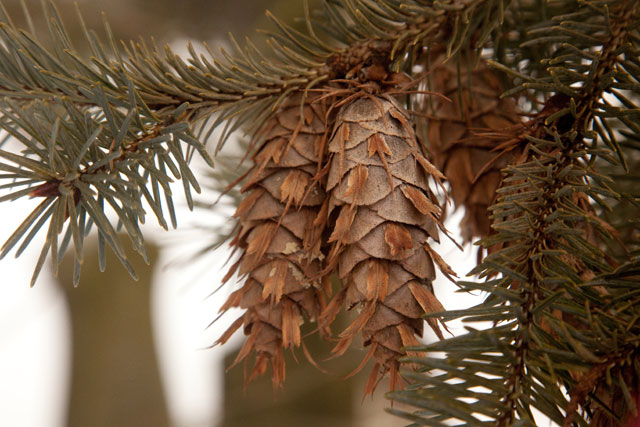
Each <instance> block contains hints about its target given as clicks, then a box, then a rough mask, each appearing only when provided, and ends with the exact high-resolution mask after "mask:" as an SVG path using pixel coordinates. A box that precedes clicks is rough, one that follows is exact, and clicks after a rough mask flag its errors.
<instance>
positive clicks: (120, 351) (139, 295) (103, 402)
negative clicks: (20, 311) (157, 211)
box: [59, 245, 169, 427]
mask: <svg viewBox="0 0 640 427" xmlns="http://www.w3.org/2000/svg"><path fill="white" fill-rule="evenodd" d="M85 249H86V252H85V263H84V267H83V271H82V278H81V280H80V285H79V286H78V288H76V289H74V288H73V286H72V285H71V283H72V274H73V263H72V260H71V258H70V257H67V259H65V262H64V263H63V265H62V268H61V271H60V275H59V278H60V279H59V283H60V285H61V287H62V288H63V289H64V292H65V294H66V298H67V301H68V305H69V308H70V313H71V323H72V337H73V356H72V358H73V366H72V374H71V375H72V379H71V396H70V398H69V409H68V421H67V426H68V427H88V426H90V427H115V426H117V427H128V426H130V427H140V426H151V427H163V426H168V425H169V422H168V416H167V410H166V404H165V397H164V394H163V391H162V387H161V382H160V375H159V369H158V363H157V360H156V355H155V347H154V343H153V337H152V333H151V317H150V299H149V295H150V285H151V279H152V267H150V266H147V265H146V264H145V263H144V261H143V260H142V259H141V258H140V256H139V255H137V254H133V253H132V254H130V258H129V261H130V262H131V263H132V265H133V266H134V268H135V270H136V273H137V274H138V278H139V280H138V282H134V281H133V280H132V279H131V278H130V277H129V274H128V273H127V272H126V270H124V268H123V267H122V266H121V265H120V262H119V261H118V260H117V259H116V258H115V256H113V254H111V253H110V252H109V253H108V256H107V264H108V271H109V272H108V273H100V272H99V270H98V263H97V261H96V259H97V247H96V246H90V247H87V248H85ZM147 250H148V253H149V257H150V259H151V262H152V265H153V261H154V260H155V259H157V254H158V250H157V248H156V247H154V246H153V245H147Z"/></svg>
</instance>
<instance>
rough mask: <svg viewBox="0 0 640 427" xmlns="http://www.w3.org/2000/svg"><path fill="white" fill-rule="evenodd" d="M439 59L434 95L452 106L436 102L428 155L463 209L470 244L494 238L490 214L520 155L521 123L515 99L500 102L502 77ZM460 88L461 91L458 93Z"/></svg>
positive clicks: (430, 111) (431, 107)
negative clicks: (504, 174)
mask: <svg viewBox="0 0 640 427" xmlns="http://www.w3.org/2000/svg"><path fill="white" fill-rule="evenodd" d="M444 59H445V56H444V54H440V55H436V57H435V59H434V60H433V62H432V64H430V73H429V76H430V77H429V79H430V80H429V90H432V91H434V92H436V93H439V94H442V95H445V96H446V97H447V98H449V99H450V101H447V100H445V99H443V98H440V97H432V99H431V102H430V104H429V103H427V105H426V106H425V107H424V109H425V111H424V112H425V113H427V117H428V119H427V138H428V142H429V151H430V152H431V156H432V159H433V161H434V163H435V165H436V166H437V167H438V169H439V170H441V171H442V172H443V173H444V175H445V176H446V177H447V180H448V181H449V184H450V185H451V195H452V197H453V201H454V203H455V205H456V207H458V206H464V208H465V216H464V218H463V220H462V222H461V224H460V225H461V227H460V228H461V232H462V237H463V238H464V240H465V242H470V241H472V240H473V239H475V238H482V237H486V236H488V235H489V234H490V232H491V220H490V219H489V212H488V208H489V206H491V205H492V204H493V203H494V202H495V199H496V190H497V189H498V188H499V187H500V184H501V182H502V174H501V172H500V170H501V169H503V168H505V167H506V166H508V165H509V164H511V163H513V161H514V160H515V159H516V158H517V156H518V155H519V154H520V153H521V149H519V148H518V147H519V146H518V145H517V141H518V140H519V138H518V137H517V136H513V135H516V134H517V132H516V130H517V131H520V130H521V128H520V126H521V124H522V121H521V120H520V116H519V114H518V109H517V108H516V104H515V102H514V100H513V99H511V98H504V99H500V95H501V94H502V92H503V91H504V88H503V86H502V83H501V81H500V78H499V77H498V75H497V74H496V73H495V72H494V71H493V70H491V69H490V68H489V67H488V65H487V64H486V62H485V61H483V60H480V61H479V63H478V65H477V67H475V68H474V69H473V70H469V68H467V67H465V66H466V65H467V64H468V65H469V66H473V62H474V61H473V60H472V59H470V60H469V61H468V62H464V61H463V62H462V63H461V64H460V76H458V67H457V64H456V62H455V61H454V60H450V61H448V62H444ZM459 85H461V87H459Z"/></svg>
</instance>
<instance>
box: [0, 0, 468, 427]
mask: <svg viewBox="0 0 640 427" xmlns="http://www.w3.org/2000/svg"><path fill="white" fill-rule="evenodd" d="M19 3H20V2H19V1H18V0H3V4H4V5H5V7H6V9H7V10H8V11H9V13H10V14H11V16H12V17H13V18H14V20H15V22H16V23H18V24H19V25H20V23H22V22H24V16H23V13H22V9H21V7H20V4H19ZM26 3H27V5H28V6H29V8H30V11H31V13H32V18H33V20H34V24H35V26H36V28H43V27H42V26H43V25H44V22H43V19H42V18H43V15H42V12H41V9H40V5H39V4H40V2H38V1H35V0H27V1H26ZM78 3H79V6H80V9H81V11H82V14H83V17H84V19H85V22H86V23H87V25H88V26H89V27H91V28H94V29H96V30H98V33H99V34H104V33H103V31H102V28H103V27H102V15H101V11H104V12H105V13H106V17H107V19H108V21H109V24H110V25H111V27H112V30H113V32H114V34H115V35H116V37H117V38H119V39H123V40H129V39H134V40H135V39H139V38H140V37H142V38H143V39H145V40H150V39H151V38H152V37H153V38H154V40H155V41H156V42H157V43H158V45H159V46H162V45H164V44H170V45H171V46H172V48H173V49H174V50H175V51H176V52H179V53H186V46H187V41H189V40H190V41H192V42H193V43H194V45H196V47H197V45H198V44H199V43H200V42H203V41H206V42H207V44H208V45H209V46H211V47H216V46H225V45H226V43H227V33H228V32H229V31H232V32H233V33H234V35H235V36H236V37H237V38H238V39H241V38H243V37H244V36H245V35H250V36H251V37H252V38H254V39H255V38H257V37H260V36H259V35H257V34H256V33H255V32H254V30H253V29H255V28H268V27H269V23H268V22H267V19H266V18H265V14H264V11H265V9H267V8H268V9H269V10H271V11H272V12H273V13H274V14H275V15H276V16H278V17H281V18H283V19H284V20H288V19H289V18H292V17H294V16H300V15H301V12H302V9H301V7H302V4H301V2H300V1H298V0H182V1H175V0H110V1H108V2H105V1H97V0H80V1H78ZM56 4H57V6H58V8H59V10H60V12H61V15H62V16H63V18H64V20H65V23H66V25H67V30H68V31H69V33H70V34H72V35H73V36H75V37H77V38H80V37H81V32H80V29H79V28H78V26H77V24H78V19H77V17H76V11H75V7H74V4H73V2H72V1H63V0H57V1H56ZM79 46H80V48H81V46H82V43H79ZM236 145H237V144H236ZM227 146H228V147H229V149H231V150H233V148H234V147H233V146H234V141H230V142H229V143H228V144H227ZM195 168H196V170H197V169H198V166H197V165H196V166H195ZM201 170H203V169H201ZM200 176H202V175H200ZM203 181H206V179H203ZM180 188H181V184H180V183H178V187H176V191H175V192H174V194H176V195H178V197H176V199H178V200H179V195H180V194H181V190H180ZM215 197H216V194H214V193H213V192H212V191H209V192H208V193H206V194H203V196H202V198H201V200H203V201H205V202H207V201H211V200H213V199H214V198H215ZM37 202H38V201H29V200H20V201H17V202H13V203H11V204H6V203H4V204H0V218H1V219H2V221H0V241H4V240H5V239H6V238H7V237H9V236H10V235H11V233H12V232H13V230H15V228H16V227H17V226H18V225H19V224H20V223H21V222H22V220H23V219H24V217H25V216H26V215H27V214H28V212H30V210H31V209H33V208H34V207H35V204H36V203H37ZM232 212H233V208H232V207H231V206H225V205H221V206H220V207H219V209H218V210H216V211H215V212H206V211H202V210H200V211H196V212H189V211H188V210H187V209H186V207H185V204H184V203H181V204H180V206H178V221H179V227H178V230H175V231H170V232H164V231H163V230H162V229H161V228H160V227H159V226H158V225H157V224H156V223H155V221H154V220H153V219H152V218H151V217H149V221H148V224H147V225H145V227H144V228H143V231H144V232H145V236H146V239H147V242H148V244H147V248H148V251H149V254H150V258H151V260H152V264H151V266H147V265H145V264H144V262H142V260H141V259H140V258H139V257H138V256H137V255H132V256H131V258H130V260H131V261H132V263H133V264H134V267H135V268H136V271H137V273H138V277H139V280H138V281H137V282H133V281H132V280H131V279H130V278H129V276H128V274H127V273H126V271H125V270H124V269H123V268H122V267H121V266H120V265H119V262H118V261H117V260H115V259H109V260H108V262H107V272H106V273H100V272H99V271H98V267H97V264H98V263H97V249H96V248H95V247H93V248H92V247H91V245H89V244H88V243H87V244H86V246H87V247H86V251H87V254H86V256H85V262H84V267H83V272H82V278H81V281H80V285H79V286H78V287H77V288H75V289H74V288H73V287H72V285H71V275H72V273H71V271H72V265H71V264H72V263H71V262H70V260H69V259H67V260H65V262H64V263H63V265H62V266H61V269H60V271H59V273H58V275H57V277H54V272H53V271H51V270H52V269H51V268H48V269H46V271H45V272H43V274H41V276H40V279H39V281H38V282H37V283H36V286H35V287H34V288H29V287H28V283H29V277H30V276H31V271H32V269H33V266H34V265H35V259H36V258H37V255H38V253H39V250H40V245H39V244H38V242H42V238H43V236H39V237H40V240H36V241H34V242H33V243H32V244H31V245H30V248H29V249H28V250H27V251H26V252H25V254H24V255H22V256H21V257H20V258H18V259H13V258H10V257H11V256H12V254H10V255H9V257H7V259H4V260H3V261H1V262H0V277H2V279H1V285H0V378H1V380H0V426H12V427H61V426H70V427H115V426H117V427H128V426H131V427H133V426H137V427H145V426H153V427H164V426H175V427H222V426H225V427H232V426H243V427H244V426H258V425H260V426H284V427H286V426H300V425H305V426H307V427H315V426H318V427H320V426H327V425H331V426H332V427H348V426H355V427H358V426H362V427H364V426H367V427H377V426H379V427H393V426H400V425H404V424H405V423H404V422H402V420H400V419H397V418H394V417H392V416H390V415H388V414H387V413H385V412H384V408H385V407H387V406H388V402H387V401H386V400H385V399H384V398H383V392H384V390H385V389H386V383H382V384H380V386H379V387H378V392H377V393H376V395H375V396H374V397H373V398H372V399H366V400H364V401H363V400H362V388H363V385H364V381H365V380H366V376H367V373H368V371H367V368H365V369H364V370H363V372H362V373H360V374H359V375H355V376H353V377H351V378H350V379H348V380H344V379H343V378H344V377H345V376H346V375H347V374H348V373H350V372H351V371H352V370H353V369H354V368H355V367H356V366H357V365H358V363H359V361H360V360H361V358H362V357H363V354H364V350H362V349H360V350H357V349H356V350H352V351H350V352H348V353H347V354H346V355H345V356H344V357H342V358H340V359H338V360H333V361H324V360H323V359H324V358H325V357H324V356H322V355H323V354H324V355H327V354H328V348H327V347H326V345H324V344H323V343H320V342H311V343H310V344H309V346H310V347H311V351H312V352H313V353H314V354H318V355H320V356H319V357H317V358H316V360H317V361H319V362H320V364H321V365H322V367H323V368H324V369H326V370H328V371H329V372H330V374H329V375H327V374H323V373H321V372H320V371H319V370H318V369H316V368H314V367H312V366H311V365H310V364H309V363H308V362H307V361H306V360H305V359H304V356H303V355H302V354H300V355H299V356H300V357H299V358H298V359H299V360H298V361H295V360H293V358H290V359H289V360H288V361H287V380H286V382H285V390H284V391H283V392H273V391H272V389H271V382H270V379H269V378H268V375H267V377H266V378H261V379H259V380H257V381H255V382H254V383H252V384H250V385H249V386H247V387H246V388H245V387H243V379H242V378H243V369H242V367H241V366H238V367H236V368H234V369H232V370H230V371H229V372H227V373H225V367H226V366H229V365H230V363H231V361H232V360H233V358H234V357H235V353H236V352H237V350H238V347H239V345H240V344H241V343H242V339H243V337H242V334H241V333H239V334H236V336H234V338H233V339H232V340H231V342H229V343H228V344H227V345H225V346H224V348H220V347H215V348H213V349H210V348H208V347H210V346H211V344H212V343H213V342H214V341H215V340H216V338H217V337H218V336H219V335H220V334H221V333H222V332H223V331H224V330H225V329H226V326H228V325H229V324H230V323H231V322H232V321H233V320H235V318H236V317H237V316H238V315H239V313H238V312H232V313H229V314H228V315H226V316H224V317H223V318H221V319H220V320H219V321H218V322H216V323H215V324H213V325H211V326H210V324H211V322H212V321H213V320H214V319H215V318H216V317H217V311H218V307H219V306H220V305H221V304H222V302H223V301H224V300H225V299H226V297H227V295H228V294H229V293H230V292H231V291H232V290H233V284H229V285H228V286H227V287H226V288H223V289H222V290H221V291H220V292H217V293H215V294H213V291H214V290H215V289H217V288H218V286H219V284H220V278H221V277H222V276H223V275H224V273H225V269H226V268H225V266H224V263H225V260H226V258H227V256H228V251H227V249H226V248H225V247H224V246H223V247H221V248H220V249H218V250H217V251H216V252H214V253H210V254H208V255H207V256H205V257H202V258H197V259H196V258H194V257H193V256H192V254H193V253H194V252H195V251H197V250H198V249H199V248H201V247H202V246H205V245H207V244H211V243H212V242H213V240H214V239H215V235H214V233H210V234H207V233H203V231H202V225H203V224H206V227H209V228H210V229H214V228H215V227H218V226H222V227H224V224H225V223H227V222H228V221H229V217H230V215H231V213H232ZM458 221H459V215H456V214H454V215H453V216H452V217H451V218H449V221H448V226H449V229H450V230H451V231H452V234H453V235H454V236H455V235H457V231H458V230H457V223H458ZM88 241H91V239H88ZM436 249H438V250H439V252H440V254H441V255H443V256H444V257H445V259H446V260H447V261H448V262H449V263H450V264H452V267H453V268H454V269H455V270H456V271H457V272H458V273H459V275H461V276H464V273H466V271H468V270H469V269H470V266H471V265H472V264H473V261H472V259H473V258H474V257H475V253H474V252H475V251H474V250H473V249H472V248H466V250H465V252H464V253H462V252H460V251H458V250H457V249H456V248H455V247H454V246H453V245H452V244H450V243H449V242H447V241H446V239H443V244H442V247H441V248H436ZM454 290H455V289H454V286H453V285H452V284H451V283H449V282H447V281H446V280H445V281H442V280H441V278H439V281H438V282H437V283H436V295H437V296H438V297H439V298H440V299H441V301H443V303H444V305H445V306H446V307H448V308H462V307H465V306H469V305H470V304H471V303H472V302H473V299H474V297H473V296H469V295H462V296H461V295H457V294H456V296H455V297H454V296H453V295H454ZM451 327H452V330H453V331H454V332H455V331H459V330H461V328H460V326H459V325H451ZM426 339H432V337H426ZM369 369H370V368H369Z"/></svg>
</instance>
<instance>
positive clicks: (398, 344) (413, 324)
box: [320, 95, 452, 394]
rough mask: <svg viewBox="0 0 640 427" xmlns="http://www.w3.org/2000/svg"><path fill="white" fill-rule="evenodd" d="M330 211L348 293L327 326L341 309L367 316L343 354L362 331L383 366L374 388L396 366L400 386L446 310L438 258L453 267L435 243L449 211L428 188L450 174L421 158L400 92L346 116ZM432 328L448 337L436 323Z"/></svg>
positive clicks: (336, 137)
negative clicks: (409, 359) (437, 282)
mask: <svg viewBox="0 0 640 427" xmlns="http://www.w3.org/2000/svg"><path fill="white" fill-rule="evenodd" d="M328 149H329V152H330V156H331V159H330V160H329V171H328V180H327V192H329V194H330V204H329V210H328V214H329V215H332V213H333V215H332V217H335V218H336V220H335V226H334V228H333V232H332V234H331V236H330V238H329V243H331V244H332V246H331V250H330V253H329V255H328V261H327V265H328V268H329V269H331V268H333V267H334V266H337V272H338V275H339V277H340V278H341V279H342V280H343V282H344V283H345V287H344V289H343V290H342V291H341V292H340V293H339V294H337V295H336V297H335V298H334V299H333V300H332V301H331V303H330V304H329V305H328V306H327V309H326V310H325V311H324V312H323V314H322V317H321V322H320V323H321V324H323V325H328V324H330V323H331V322H332V320H333V319H334V317H335V316H336V314H337V312H338V311H339V309H340V307H341V306H342V305H343V304H346V306H347V309H351V308H353V307H357V308H358V309H360V313H359V315H358V316H357V317H356V319H355V320H354V321H353V323H352V324H351V325H350V326H348V327H347V328H346V329H345V330H344V331H343V332H342V333H341V334H340V335H339V341H338V344H337V345H336V347H335V348H334V349H333V352H334V353H335V354H336V355H340V354H342V353H343V352H344V351H345V350H346V349H347V348H348V347H349V346H350V344H351V342H352V340H353V338H354V337H355V336H356V335H357V334H358V333H359V332H361V333H362V336H363V339H364V345H365V346H369V348H370V350H369V353H368V355H367V356H366V357H365V360H363V362H362V364H361V365H360V367H359V368H358V369H360V368H361V367H362V366H364V364H365V362H366V361H367V360H368V359H369V358H371V357H373V359H374V361H375V364H374V368H373V371H372V372H371V375H370V376H369V380H368V382H367V385H366V387H365V394H368V393H372V392H373V390H374V389H375V387H376V384H377V382H378V378H379V377H381V376H383V375H384V374H385V373H386V372H390V388H391V389H395V388H397V387H398V386H400V385H401V384H400V383H399V375H398V366H399V364H398V359H399V358H400V357H403V356H406V355H407V353H406V351H405V350H404V349H403V347H407V346H413V345H417V344H418V341H417V339H416V336H421V335H422V331H423V319H422V317H421V316H422V315H423V314H424V313H429V312H435V311H442V310H443V307H442V305H441V304H440V302H439V301H438V300H437V299H436V297H435V296H434V294H433V288H432V286H431V282H432V280H433V279H434V278H435V270H434V261H436V263H437V264H439V266H440V267H441V269H442V270H443V271H445V272H447V273H452V272H451V270H450V269H449V267H448V266H447V265H446V264H445V263H444V262H443V261H442V260H441V259H440V257H439V256H438V255H437V254H436V253H435V252H434V251H433V250H432V249H431V248H430V247H429V243H428V241H429V240H430V239H432V240H435V241H438V228H439V227H440V226H441V224H440V214H441V208H440V206H439V204H438V201H437V200H436V197H435V196H434V194H433V193H432V191H431V190H430V189H429V186H428V179H429V178H430V177H431V178H433V179H434V181H435V182H437V183H440V181H441V179H443V178H444V176H442V174H440V172H438V171H437V170H436V169H435V167H434V166H433V165H432V164H431V163H429V161H427V159H426V158H424V156H423V155H422V154H421V152H420V147H419V145H418V142H417V140H416V137H415V133H414V131H413V128H412V127H411V124H410V121H409V117H408V116H407V114H406V113H405V112H404V111H403V109H402V108H401V107H400V106H399V105H398V104H397V103H396V102H395V101H394V100H393V99H392V98H391V97H384V96H375V95H363V96H362V97H358V98H356V99H355V101H353V102H351V103H348V104H346V105H345V106H343V107H342V108H341V110H340V111H339V112H338V115H337V119H336V124H335V127H334V130H333V135H332V137H331V140H330V142H329V146H328ZM429 324H430V326H431V327H432V328H433V329H434V331H435V332H436V333H437V334H438V335H440V336H441V332H440V330H439V328H438V325H437V322H436V321H435V320H434V319H432V320H429Z"/></svg>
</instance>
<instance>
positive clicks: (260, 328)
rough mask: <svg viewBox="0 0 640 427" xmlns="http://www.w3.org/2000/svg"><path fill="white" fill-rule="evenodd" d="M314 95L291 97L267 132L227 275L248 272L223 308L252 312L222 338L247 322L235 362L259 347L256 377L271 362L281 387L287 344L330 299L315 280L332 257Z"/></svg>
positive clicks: (319, 114)
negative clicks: (326, 251) (326, 250)
mask: <svg viewBox="0 0 640 427" xmlns="http://www.w3.org/2000/svg"><path fill="white" fill-rule="evenodd" d="M314 99H317V97H313V98H311V97H308V98H306V99H304V104H302V102H303V98H302V96H294V97H292V98H289V99H288V100H286V101H284V102H283V104H282V105H281V107H280V110H279V111H278V112H277V114H276V115H275V116H274V117H273V119H272V120H271V121H270V123H269V124H268V126H267V127H266V129H265V130H264V132H263V135H264V142H263V143H262V145H261V146H260V148H259V149H258V151H257V152H256V154H255V155H254V157H253V161H254V166H253V168H252V169H251V170H250V171H249V173H248V177H247V181H246V183H245V185H244V187H243V188H242V190H241V191H242V192H243V193H247V196H246V197H245V198H244V200H243V201H242V202H241V203H240V205H239V206H238V208H237V210H236V212H235V215H234V217H236V218H238V224H237V230H236V235H235V238H234V239H233V240H232V242H231V246H233V247H235V248H238V249H240V250H241V251H242V253H241V255H240V258H239V260H238V262H236V264H234V266H233V267H232V268H231V269H230V271H229V272H228V273H227V276H226V277H225V278H224V280H223V282H226V281H227V280H228V279H229V278H230V277H231V276H232V275H233V274H234V273H235V272H236V270H237V272H238V274H239V276H240V277H246V280H245V282H244V285H243V286H242V288H240V289H238V290H237V291H235V292H233V293H232V294H231V295H230V296H229V298H228V300H227V301H226V303H225V304H224V305H223V307H222V308H221V311H222V312H224V311H226V310H228V309H229V308H231V307H240V308H243V309H245V310H246V312H245V314H244V315H243V316H241V317H240V318H239V319H237V320H236V321H235V322H234V323H233V324H232V326H231V327H230V328H229V329H228V330H227V331H226V332H225V333H224V334H223V335H222V336H221V337H220V339H219V340H218V341H217V342H216V344H218V343H220V344H224V342H226V341H227V340H228V339H229V338H230V337H231V335H233V333H234V332H235V331H236V330H237V329H238V328H240V326H244V333H245V334H246V335H248V338H247V340H246V341H245V343H244V345H243V347H242V349H241V350H240V352H239V353H238V356H237V357H236V360H235V361H234V363H233V365H235V364H236V363H238V362H239V361H241V360H243V359H244V358H245V357H247V356H248V355H249V354H250V353H251V352H252V351H253V352H255V356H256V360H255V366H254V368H253V371H252V372H251V373H250V375H249V377H248V381H251V380H252V379H253V378H254V377H255V376H257V375H260V374H262V373H264V372H265V370H266V367H267V364H270V365H271V369H272V381H273V384H274V387H281V386H282V382H283V381H284V378H285V366H284V359H283V355H282V349H283V348H285V349H287V348H291V349H293V348H295V347H298V346H300V345H301V336H300V324H301V323H302V321H303V318H304V317H306V318H307V319H309V320H315V319H316V318H317V316H318V315H319V314H320V312H321V310H322V309H323V307H324V305H325V304H324V298H323V296H322V293H321V292H320V290H319V284H318V281H317V280H316V279H312V278H316V277H318V272H319V271H320V269H321V262H322V259H323V258H324V255H323V254H322V252H321V251H320V244H321V240H320V237H321V233H322V228H321V226H319V225H318V224H317V223H315V220H316V216H317V212H318V210H320V211H321V210H322V208H321V207H322V206H323V204H324V206H325V209H326V206H327V202H326V200H325V199H326V198H327V197H326V194H325V191H324V190H323V189H322V188H321V187H320V186H319V185H318V183H317V182H316V181H315V180H314V176H315V175H316V173H317V169H318V168H319V166H320V159H321V156H322V152H323V150H324V141H325V139H326V135H325V130H326V125H325V115H326V111H325V109H324V108H323V104H322V103H320V102H313V101H314ZM301 105H302V108H301ZM301 112H302V117H301Z"/></svg>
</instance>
